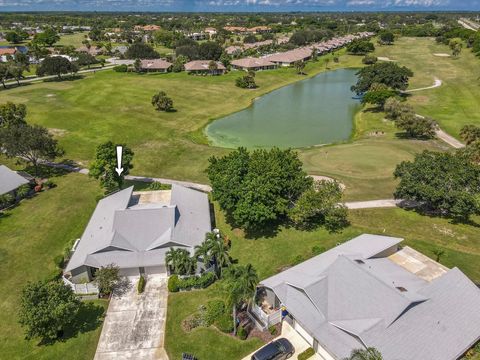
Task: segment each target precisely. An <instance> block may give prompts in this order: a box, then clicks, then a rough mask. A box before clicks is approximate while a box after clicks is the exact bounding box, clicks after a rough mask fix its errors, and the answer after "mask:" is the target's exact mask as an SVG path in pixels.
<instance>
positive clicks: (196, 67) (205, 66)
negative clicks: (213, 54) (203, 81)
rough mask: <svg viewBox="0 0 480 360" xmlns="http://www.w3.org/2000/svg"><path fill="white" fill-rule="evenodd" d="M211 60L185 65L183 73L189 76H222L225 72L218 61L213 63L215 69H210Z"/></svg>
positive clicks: (196, 61) (195, 61) (191, 62)
mask: <svg viewBox="0 0 480 360" xmlns="http://www.w3.org/2000/svg"><path fill="white" fill-rule="evenodd" d="M211 62H212V61H211V60H194V61H190V62H188V63H186V64H185V71H187V72H188V73H191V74H202V75H222V74H224V73H225V71H226V70H227V69H226V68H225V66H223V64H222V63H221V62H220V61H215V64H216V69H215V70H211V69H210V63H211Z"/></svg>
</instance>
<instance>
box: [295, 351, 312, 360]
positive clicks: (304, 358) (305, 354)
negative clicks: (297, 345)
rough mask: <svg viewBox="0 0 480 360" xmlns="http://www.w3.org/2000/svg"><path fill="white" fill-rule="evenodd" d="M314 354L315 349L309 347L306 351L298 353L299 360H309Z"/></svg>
mask: <svg viewBox="0 0 480 360" xmlns="http://www.w3.org/2000/svg"><path fill="white" fill-rule="evenodd" d="M313 355H315V350H313V349H312V348H308V349H307V350H305V351H304V352H301V353H300V354H298V360H307V359H310V358H311V357H312V356H313Z"/></svg>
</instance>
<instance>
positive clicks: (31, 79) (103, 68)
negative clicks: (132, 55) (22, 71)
mask: <svg viewBox="0 0 480 360" xmlns="http://www.w3.org/2000/svg"><path fill="white" fill-rule="evenodd" d="M113 67H114V65H107V66H104V67H102V68H95V69H86V70H80V71H79V72H77V74H86V73H91V72H96V71H103V70H110V69H112V68H113ZM68 75H69V74H64V76H68ZM70 75H71V74H70ZM55 78H57V75H49V76H42V77H38V76H29V77H27V78H25V79H22V80H20V85H22V84H28V83H32V82H34V81H43V80H49V79H55ZM5 85H6V86H11V85H18V83H17V82H16V81H9V82H6V83H5Z"/></svg>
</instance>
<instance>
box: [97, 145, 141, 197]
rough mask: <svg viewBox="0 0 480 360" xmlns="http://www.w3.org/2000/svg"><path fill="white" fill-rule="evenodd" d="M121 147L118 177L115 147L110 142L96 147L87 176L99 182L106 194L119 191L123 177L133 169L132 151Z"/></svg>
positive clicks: (123, 146)
mask: <svg viewBox="0 0 480 360" xmlns="http://www.w3.org/2000/svg"><path fill="white" fill-rule="evenodd" d="M121 146H122V148H123V151H122V153H123V156H122V163H121V168H123V172H122V173H121V174H120V175H119V174H118V173H117V171H116V170H115V169H116V168H117V165H118V164H117V146H116V145H114V144H113V143H112V142H111V141H108V142H106V143H103V144H101V145H99V146H98V147H97V150H96V153H95V160H94V161H93V162H92V163H91V165H90V169H89V170H90V171H89V176H91V177H93V178H95V179H97V180H100V183H101V184H102V186H103V187H104V188H105V189H106V192H112V191H114V190H117V189H121V188H122V186H123V181H124V178H125V175H128V174H129V173H130V170H131V169H132V168H133V165H132V160H133V155H134V153H133V151H132V150H131V149H130V148H129V147H128V146H126V145H125V144H123V145H121Z"/></svg>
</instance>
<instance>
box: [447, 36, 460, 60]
mask: <svg viewBox="0 0 480 360" xmlns="http://www.w3.org/2000/svg"><path fill="white" fill-rule="evenodd" d="M448 46H449V47H450V49H451V50H452V55H453V56H454V57H458V56H459V55H460V53H461V51H462V47H463V42H462V39H459V38H455V39H451V40H450V41H449V43H448Z"/></svg>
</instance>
